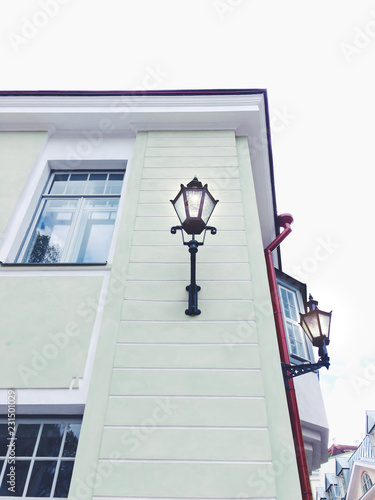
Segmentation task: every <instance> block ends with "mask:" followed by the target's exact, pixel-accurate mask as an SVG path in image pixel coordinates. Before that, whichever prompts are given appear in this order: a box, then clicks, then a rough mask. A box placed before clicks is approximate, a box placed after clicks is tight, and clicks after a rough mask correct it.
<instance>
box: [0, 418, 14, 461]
mask: <svg viewBox="0 0 375 500" xmlns="http://www.w3.org/2000/svg"><path fill="white" fill-rule="evenodd" d="M12 429H13V427H12ZM8 437H10V436H9V435H8V424H0V456H1V457H5V455H6V454H7V444H8V443H9V441H8V440H7V439H8Z"/></svg>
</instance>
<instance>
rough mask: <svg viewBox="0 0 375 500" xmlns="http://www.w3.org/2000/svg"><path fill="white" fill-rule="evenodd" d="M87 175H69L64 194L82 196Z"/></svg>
mask: <svg viewBox="0 0 375 500" xmlns="http://www.w3.org/2000/svg"><path fill="white" fill-rule="evenodd" d="M87 178H88V174H71V175H70V179H69V182H68V186H67V188H66V191H65V194H83V193H84V192H85V187H86V182H87Z"/></svg>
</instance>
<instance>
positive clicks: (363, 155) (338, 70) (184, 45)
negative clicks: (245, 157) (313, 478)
mask: <svg viewBox="0 0 375 500" xmlns="http://www.w3.org/2000/svg"><path fill="white" fill-rule="evenodd" d="M0 61H1V69H2V71H1V78H0V89H1V90H40V89H42V90H49V89H61V90H63V89H70V90H94V89H100V90H135V89H145V90H152V89H188V88H189V89H190V88H214V89H216V88H266V89H267V90H268V97H269V103H270V115H271V119H272V118H273V119H274V120H275V127H274V129H273V130H272V142H273V155H274V170H275V177H276V194H277V202H278V211H279V213H282V212H290V213H291V214H292V215H293V216H294V220H295V222H294V224H293V232H292V234H291V235H290V236H289V237H288V238H287V239H286V240H285V242H284V243H283V244H282V256H283V264H284V266H283V270H284V271H285V272H287V273H288V274H291V275H293V276H294V277H296V278H297V279H300V280H301V281H303V282H306V283H307V285H308V291H309V292H310V293H312V295H313V296H314V298H315V299H317V300H319V306H320V307H321V308H322V309H325V310H331V309H332V310H333V325H332V332H331V335H332V341H331V345H330V347H329V354H330V356H331V368H330V370H329V372H327V371H325V370H324V372H323V370H321V380H322V387H323V390H324V398H325V404H326V408H327V414H328V419H329V424H330V428H331V438H330V441H331V440H332V439H333V438H336V439H337V442H338V443H341V444H354V443H355V441H356V440H360V439H361V438H362V437H363V433H364V432H365V410H374V409H375V391H374V381H375V349H374V341H373V338H372V335H373V333H374V332H373V330H374V326H373V325H372V319H371V318H372V312H373V307H374V298H373V295H372V292H373V290H372V288H373V283H372V282H373V277H374V270H373V263H372V260H373V258H372V254H373V252H374V249H373V243H374V240H375V238H374V230H373V214H372V209H373V205H372V198H373V186H372V184H373V182H374V180H375V176H374V174H373V172H372V170H373V168H374V151H373V150H374V148H373V142H374V129H375V124H374V121H375V97H374V93H375V86H374V80H375V65H374V61H375V2H374V1H372V2H371V1H365V0H351V1H349V0H331V1H327V0H316V1H315V2H303V1H301V0H284V1H280V0H269V1H266V0H242V1H241V0H189V1H183V0H175V1H168V0H158V1H156V0H154V1H152V0H137V1H136V0H132V1H130V0H106V1H103V0H17V1H11V0H1V3H0ZM280 117H282V119H280ZM277 118H278V119H277Z"/></svg>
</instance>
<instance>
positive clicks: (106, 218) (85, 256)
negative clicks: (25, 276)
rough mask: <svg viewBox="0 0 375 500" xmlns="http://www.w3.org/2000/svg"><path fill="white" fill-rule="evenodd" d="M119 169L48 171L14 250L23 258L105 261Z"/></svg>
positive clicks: (36, 261) (34, 261)
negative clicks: (26, 229) (21, 243)
mask: <svg viewBox="0 0 375 500" xmlns="http://www.w3.org/2000/svg"><path fill="white" fill-rule="evenodd" d="M123 179H124V174H123V173H110V172H85V173H84V172H81V173H54V174H52V176H51V179H50V181H49V183H48V185H47V188H46V191H45V193H44V194H43V196H42V199H41V202H40V205H39V209H38V211H37V214H36V216H35V219H34V223H33V224H32V226H31V229H30V231H29V234H28V235H27V237H26V240H25V243H24V246H23V248H22V250H21V252H20V256H19V259H18V260H19V261H21V262H24V263H29V264H56V263H59V262H67V263H69V262H72V263H101V262H103V263H104V262H106V260H107V256H108V251H109V247H110V244H111V240H112V234H113V229H114V224H115V221H116V215H117V210H118V204H119V198H120V194H121V188H122V183H123Z"/></svg>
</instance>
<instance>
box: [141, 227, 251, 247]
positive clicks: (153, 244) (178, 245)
mask: <svg viewBox="0 0 375 500" xmlns="http://www.w3.org/2000/svg"><path fill="white" fill-rule="evenodd" d="M150 232H151V231H150ZM181 246H182V245H181V243H180V244H178V243H177V242H176V245H170V244H163V245H156V244H155V243H151V244H149V245H134V244H133V245H132V249H133V248H150V247H157V248H160V247H163V248H173V249H174V248H176V247H181ZM218 247H222V248H230V247H236V248H247V245H242V244H240V245H209V244H206V245H205V247H204V248H218Z"/></svg>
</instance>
